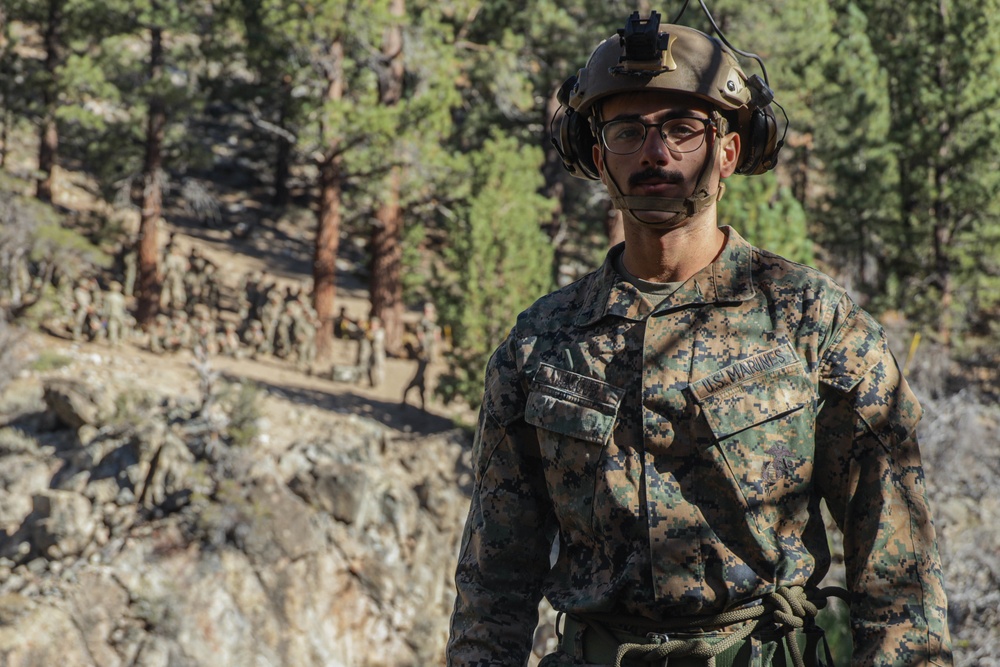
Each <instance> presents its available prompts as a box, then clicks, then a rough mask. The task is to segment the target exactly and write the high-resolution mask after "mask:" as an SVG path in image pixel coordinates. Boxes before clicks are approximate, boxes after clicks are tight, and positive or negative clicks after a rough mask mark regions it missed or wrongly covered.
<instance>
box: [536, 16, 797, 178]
mask: <svg viewBox="0 0 1000 667" xmlns="http://www.w3.org/2000/svg"><path fill="white" fill-rule="evenodd" d="M659 23H660V17H659V14H658V13H657V12H651V13H650V17H649V18H648V19H641V18H640V17H639V13H638V12H634V13H633V14H632V16H631V17H629V19H628V22H627V23H626V27H625V28H624V29H620V30H618V32H617V34H615V35H612V36H611V37H609V38H608V39H606V40H604V41H603V42H601V43H600V44H599V45H598V46H597V48H596V49H595V50H594V52H593V53H592V54H591V56H590V59H589V60H588V61H587V65H586V66H585V67H583V68H582V69H580V70H579V72H578V73H577V74H576V75H575V76H572V77H570V78H569V79H567V80H566V81H565V82H564V83H563V85H562V87H561V88H560V90H559V93H558V99H559V102H560V104H561V108H560V110H559V112H557V114H556V117H555V118H554V119H553V132H552V143H553V144H554V145H555V147H556V149H557V150H558V152H559V154H560V156H561V157H562V160H563V165H564V166H565V167H566V169H567V170H568V171H569V172H570V173H571V174H573V175H574V176H578V177H580V178H589V179H597V178H598V172H597V167H596V165H595V164H594V162H593V157H592V147H593V146H594V145H595V144H596V142H597V140H596V137H595V133H594V130H593V123H592V122H590V121H592V119H593V117H594V114H595V112H596V109H595V105H596V104H597V103H598V102H600V101H601V100H602V99H604V98H607V97H610V96H612V95H617V94H619V93H627V92H637V91H645V90H655V91H665V92H671V93H679V94H682V95H690V96H693V97H697V98H699V99H702V100H704V101H706V102H708V103H709V104H710V105H712V106H713V107H714V108H715V109H717V110H718V111H719V112H721V113H722V114H723V115H724V116H725V117H726V119H727V120H728V121H729V126H730V128H731V129H733V130H735V131H737V132H739V133H740V139H741V146H742V148H741V151H740V156H739V162H738V163H737V168H736V172H737V173H740V174H762V173H764V172H766V171H768V170H770V169H772V168H774V166H775V164H776V163H777V156H778V151H779V150H780V148H781V142H780V141H778V132H777V123H776V122H775V118H774V112H773V111H772V110H771V106H770V103H771V100H772V99H773V94H772V93H771V91H770V89H769V88H768V87H767V85H766V83H765V82H764V80H763V79H761V78H760V77H759V76H757V75H756V74H755V75H753V76H751V77H747V75H746V74H745V73H744V72H743V69H742V68H741V67H740V64H739V62H738V61H737V60H736V56H735V55H734V54H733V52H732V51H731V50H730V49H729V48H728V47H726V46H725V45H724V44H723V43H722V42H721V41H720V40H719V39H717V38H715V37H711V36H709V35H706V34H705V33H703V32H701V31H698V30H695V29H693V28H688V27H686V26H681V25H674V24H668V25H667V26H666V27H665V28H666V29H665V30H664V31H662V32H661V31H660V30H659Z"/></svg>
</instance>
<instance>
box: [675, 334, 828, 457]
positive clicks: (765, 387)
mask: <svg viewBox="0 0 1000 667" xmlns="http://www.w3.org/2000/svg"><path fill="white" fill-rule="evenodd" d="M689 388H690V390H691V393H692V395H693V396H694V399H695V401H697V403H698V404H699V405H700V406H701V408H702V412H703V413H704V415H705V419H706V420H707V421H708V425H709V427H710V428H711V429H712V433H714V434H715V437H716V438H718V439H719V440H721V439H723V438H726V437H729V436H731V435H734V434H736V433H739V432H740V431H744V430H746V429H748V428H752V427H754V426H756V425H757V424H761V423H763V422H766V421H770V420H772V419H775V418H777V417H780V416H782V415H784V414H787V413H789V412H793V411H795V410H798V409H800V408H802V407H803V406H805V405H808V404H810V403H812V402H813V401H814V400H815V398H816V392H815V390H814V389H813V386H812V383H811V381H810V380H809V377H808V376H807V375H806V374H805V372H804V370H803V364H802V362H801V361H800V360H799V358H798V357H797V356H796V354H795V351H794V350H793V349H792V348H791V346H790V345H787V344H786V345H782V346H781V347H779V348H775V349H773V350H767V351H766V352H762V353H760V354H757V355H754V356H752V357H748V358H747V359H743V360H741V361H738V362H736V363H735V364H732V365H730V366H727V367H726V368H723V369H722V370H720V371H718V372H716V373H713V374H712V375H709V376H708V377H705V378H702V379H701V380H698V381H697V382H693V383H692V384H691V385H690V386H689Z"/></svg>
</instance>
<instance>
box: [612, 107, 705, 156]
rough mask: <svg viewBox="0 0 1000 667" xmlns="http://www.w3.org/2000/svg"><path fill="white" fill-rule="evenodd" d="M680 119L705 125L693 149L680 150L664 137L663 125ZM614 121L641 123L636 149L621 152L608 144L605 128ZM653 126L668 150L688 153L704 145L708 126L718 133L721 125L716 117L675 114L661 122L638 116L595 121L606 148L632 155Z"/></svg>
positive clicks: (683, 153)
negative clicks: (640, 137) (639, 138)
mask: <svg viewBox="0 0 1000 667" xmlns="http://www.w3.org/2000/svg"><path fill="white" fill-rule="evenodd" d="M678 120H697V121H700V122H701V123H702V124H703V125H704V126H705V128H704V131H703V136H702V139H701V143H700V144H698V145H697V146H696V147H694V148H692V149H691V150H687V151H686V150H680V148H679V147H677V146H676V145H674V144H671V143H668V142H667V140H666V139H665V138H664V137H663V131H662V130H663V126H664V125H666V124H667V123H670V122H674V121H678ZM613 123H638V124H639V125H641V126H642V139H641V140H640V141H639V144H638V145H637V146H636V147H635V149H634V150H631V151H628V152H627V153H619V152H617V151H615V150H612V148H611V147H610V146H608V141H607V139H605V138H604V130H605V128H607V127H608V126H609V125H611V124H613ZM651 127H655V128H657V132H658V134H659V135H660V141H662V142H663V145H664V146H666V147H667V150H672V151H674V152H676V153H681V154H682V155H686V154H687V153H693V152H695V151H696V150H698V149H699V148H701V147H702V145H704V143H705V137H706V136H707V135H708V128H709V127H711V128H713V129H714V130H715V131H716V133H718V131H719V125H718V123H716V121H715V119H714V118H711V117H706V118H702V117H701V116H673V115H671V116H670V117H669V118H665V119H664V120H662V121H660V122H659V123H644V122H642V121H641V120H639V119H638V118H612V119H611V120H606V121H596V122H595V123H594V129H595V130H596V134H597V136H598V138H599V139H600V141H601V143H602V144H603V145H604V148H606V149H607V150H608V151H609V152H610V153H612V154H613V155H632V154H634V153H638V152H639V151H640V150H642V147H643V146H644V145H645V143H646V139H647V138H649V128H651Z"/></svg>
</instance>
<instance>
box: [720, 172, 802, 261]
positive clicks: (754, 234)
mask: <svg viewBox="0 0 1000 667" xmlns="http://www.w3.org/2000/svg"><path fill="white" fill-rule="evenodd" d="M725 183H726V194H725V196H724V197H723V199H722V201H721V202H719V204H718V206H719V224H720V225H732V226H733V227H734V228H735V229H736V231H738V232H739V233H740V234H741V235H742V236H743V237H744V238H746V239H747V240H748V241H750V243H752V244H753V245H755V246H757V247H758V248H763V249H764V250H769V251H771V252H773V253H777V254H779V255H781V256H783V257H785V258H786V259H790V260H792V261H793V262H799V263H800V264H812V263H813V252H812V242H811V240H810V238H809V230H808V226H807V221H806V213H805V211H804V210H803V208H802V205H801V204H800V203H799V202H798V200H796V199H795V197H793V196H792V194H791V192H790V191H789V190H788V188H783V187H779V185H778V180H777V178H776V177H775V176H774V174H773V173H769V174H764V175H761V176H753V177H748V178H744V177H740V176H735V177H733V178H729V179H727V180H726V181H725Z"/></svg>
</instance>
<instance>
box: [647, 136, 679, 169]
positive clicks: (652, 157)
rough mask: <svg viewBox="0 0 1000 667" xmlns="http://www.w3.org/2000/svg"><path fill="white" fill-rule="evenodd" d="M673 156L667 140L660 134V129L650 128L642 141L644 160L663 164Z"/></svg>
mask: <svg viewBox="0 0 1000 667" xmlns="http://www.w3.org/2000/svg"><path fill="white" fill-rule="evenodd" d="M672 158H674V154H673V153H671V151H670V147H669V146H667V142H666V141H665V140H664V139H663V136H662V135H661V134H660V130H659V129H658V128H652V127H650V128H648V129H647V132H646V139H645V141H643V142H642V159H643V161H648V162H652V163H654V164H663V163H665V162H667V161H669V160H670V159H672Z"/></svg>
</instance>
